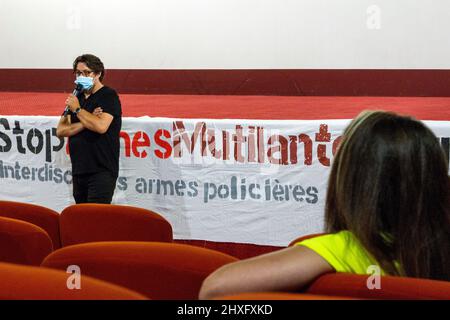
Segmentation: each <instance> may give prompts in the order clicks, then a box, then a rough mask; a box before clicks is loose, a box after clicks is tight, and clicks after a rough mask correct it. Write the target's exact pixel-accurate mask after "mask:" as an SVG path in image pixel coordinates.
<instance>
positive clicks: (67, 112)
mask: <svg viewBox="0 0 450 320" xmlns="http://www.w3.org/2000/svg"><path fill="white" fill-rule="evenodd" d="M82 89H83V86H82V85H81V84H77V85H76V86H75V89H73V92H72V94H73V95H74V96H77V95H78V93H80V91H81V90H82ZM69 111H70V108H69V106H66V108H65V109H64V113H63V117H65V116H67V115H68V114H69Z"/></svg>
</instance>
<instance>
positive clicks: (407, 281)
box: [306, 273, 450, 300]
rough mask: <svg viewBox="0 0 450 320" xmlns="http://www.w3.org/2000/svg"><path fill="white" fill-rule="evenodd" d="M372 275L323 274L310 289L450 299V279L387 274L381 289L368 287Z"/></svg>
mask: <svg viewBox="0 0 450 320" xmlns="http://www.w3.org/2000/svg"><path fill="white" fill-rule="evenodd" d="M368 278H369V275H356V274H349V273H330V274H326V275H323V276H321V277H319V278H318V279H317V280H315V281H314V282H313V283H312V284H311V285H310V286H309V287H308V289H307V290H306V292H307V293H310V294H318V295H332V296H345V297H355V298H362V299H387V300H390V299H392V300H393V299H450V282H447V281H436V280H429V279H418V278H406V277H392V276H383V277H381V280H380V289H368V286H367V280H368Z"/></svg>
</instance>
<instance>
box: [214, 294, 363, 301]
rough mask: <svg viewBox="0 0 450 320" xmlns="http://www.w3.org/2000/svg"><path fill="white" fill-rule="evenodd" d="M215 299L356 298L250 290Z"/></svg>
mask: <svg viewBox="0 0 450 320" xmlns="http://www.w3.org/2000/svg"><path fill="white" fill-rule="evenodd" d="M213 300H354V299H352V298H347V297H337V296H325V295H316V294H307V293H288V292H249V293H239V294H234V295H228V296H223V297H217V298H215V299H213Z"/></svg>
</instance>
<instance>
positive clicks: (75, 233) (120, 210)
mask: <svg viewBox="0 0 450 320" xmlns="http://www.w3.org/2000/svg"><path fill="white" fill-rule="evenodd" d="M60 232H61V243H62V245H63V246H69V245H74V244H79V243H86V242H98V241H158V242H172V237H173V235H172V226H171V225H170V223H169V222H168V221H167V220H166V219H165V218H164V217H162V216H160V215H159V214H157V213H154V212H152V211H150V210H146V209H142V208H136V207H130V206H119V205H111V204H77V205H72V206H70V207H67V208H65V209H64V210H63V211H62V213H61V217H60Z"/></svg>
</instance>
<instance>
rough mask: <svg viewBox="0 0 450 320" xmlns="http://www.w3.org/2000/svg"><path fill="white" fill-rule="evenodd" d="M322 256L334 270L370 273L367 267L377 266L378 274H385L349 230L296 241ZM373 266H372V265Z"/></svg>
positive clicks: (370, 270) (371, 271)
mask: <svg viewBox="0 0 450 320" xmlns="http://www.w3.org/2000/svg"><path fill="white" fill-rule="evenodd" d="M295 245H301V246H305V247H307V248H309V249H311V250H313V251H315V252H316V253H317V254H319V255H320V256H321V257H322V258H324V259H325V260H326V261H327V262H328V263H329V264H330V265H331V266H332V267H333V268H334V269H335V270H336V272H349V273H356V274H371V273H373V270H372V269H371V268H369V267H371V266H377V267H379V268H380V269H379V272H380V275H386V273H385V272H384V270H382V269H381V267H380V266H379V265H378V263H377V261H376V260H375V259H374V258H373V257H372V256H371V255H370V254H369V253H368V252H367V251H366V250H365V249H364V247H363V246H362V245H361V244H360V242H359V241H358V239H357V238H356V237H355V236H354V235H353V234H352V233H351V232H350V231H345V230H344V231H340V232H338V233H334V234H327V235H323V236H318V237H315V238H310V239H306V240H304V241H301V242H297V243H296V244H295ZM372 268H373V267H372Z"/></svg>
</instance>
